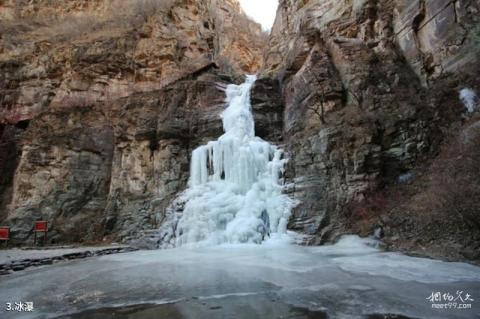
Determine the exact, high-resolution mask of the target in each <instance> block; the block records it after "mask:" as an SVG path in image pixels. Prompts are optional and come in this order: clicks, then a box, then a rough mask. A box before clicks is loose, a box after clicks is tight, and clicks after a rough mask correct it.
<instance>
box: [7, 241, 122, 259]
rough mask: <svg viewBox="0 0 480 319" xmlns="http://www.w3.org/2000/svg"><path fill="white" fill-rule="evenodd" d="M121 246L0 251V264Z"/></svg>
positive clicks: (119, 246) (120, 246)
mask: <svg viewBox="0 0 480 319" xmlns="http://www.w3.org/2000/svg"><path fill="white" fill-rule="evenodd" d="M124 247H127V246H123V245H108V246H82V247H69V248H43V249H19V248H12V249H4V250H0V264H6V263H9V262H12V261H15V260H22V259H27V258H29V259H39V258H51V257H57V256H62V255H65V254H73V253H81V252H86V251H91V252H95V251H100V250H104V249H112V248H124Z"/></svg>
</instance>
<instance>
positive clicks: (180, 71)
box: [0, 0, 480, 260]
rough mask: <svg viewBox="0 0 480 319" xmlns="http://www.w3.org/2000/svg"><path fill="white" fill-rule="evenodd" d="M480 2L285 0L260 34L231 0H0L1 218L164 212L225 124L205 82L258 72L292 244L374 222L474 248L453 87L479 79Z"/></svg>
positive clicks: (423, 243)
mask: <svg viewBox="0 0 480 319" xmlns="http://www.w3.org/2000/svg"><path fill="white" fill-rule="evenodd" d="M479 12H480V3H479V2H478V1H474V0H431V1H430V0H411V1H403V0H341V1H338V0H301V1H297V0H281V1H279V7H278V11H277V17H276V20H275V24H274V26H273V28H272V30H271V34H270V36H269V37H268V36H266V35H265V34H263V33H262V32H261V29H260V26H259V25H257V24H255V23H253V22H251V21H250V20H249V19H248V18H246V17H245V15H244V14H243V13H242V12H241V9H240V7H239V5H238V2H237V1H235V0H171V1H157V0H138V1H120V0H95V1H84V0H75V1H68V2H55V1H42V0H35V1H26V0H21V1H13V0H3V1H0V19H1V20H0V30H1V33H0V34H1V37H0V69H1V70H0V133H1V141H0V143H1V144H0V147H1V148H2V150H1V153H0V176H1V180H0V220H3V221H4V223H8V224H9V225H11V226H12V227H13V228H12V229H13V232H14V237H15V238H17V239H18V240H19V241H20V242H21V241H23V240H25V239H26V238H30V237H31V234H32V233H31V227H32V222H33V220H36V219H39V218H44V219H48V220H49V221H50V222H51V229H52V233H51V239H52V240H54V241H65V240H71V241H83V240H99V239H102V238H104V237H107V238H109V237H111V238H115V239H123V240H128V239H129V238H132V237H136V236H138V234H140V233H141V232H142V230H145V229H151V228H155V227H157V226H159V225H160V224H161V223H162V220H163V217H164V216H163V214H164V211H165V208H166V207H167V206H168V205H169V204H170V203H171V201H172V198H173V197H174V196H175V194H177V193H178V192H179V191H181V190H183V189H184V188H185V184H186V180H187V178H188V168H189V154H190V152H191V150H192V149H193V148H194V147H196V146H197V145H199V144H200V143H204V142H206V141H208V140H211V139H213V138H215V137H218V136H219V135H220V134H221V132H222V127H221V121H220V120H219V118H218V115H219V113H220V111H221V109H222V106H223V105H222V104H223V101H222V99H223V93H222V92H221V90H220V89H219V85H218V83H220V87H221V86H222V85H224V84H225V83H229V82H236V81H239V80H240V77H241V75H242V74H245V73H255V72H257V73H259V80H257V82H256V84H255V86H254V88H253V91H252V107H253V111H254V116H255V121H256V123H255V124H256V132H257V135H259V136H260V137H262V138H265V139H267V140H269V141H273V142H275V143H277V144H281V145H282V147H284V148H285V149H286V151H287V154H288V157H289V159H290V160H289V163H288V167H287V170H286V179H287V181H288V182H289V183H291V186H290V187H288V192H289V193H290V195H291V196H292V197H295V198H296V199H298V200H299V202H300V204H299V205H298V206H297V207H296V208H295V210H294V212H293V216H292V219H291V221H290V223H289V227H290V228H291V229H293V230H296V231H299V232H302V233H304V234H305V241H304V242H305V243H307V244H321V243H325V242H329V241H332V240H335V239H336V238H338V236H339V235H341V234H344V233H352V232H353V233H359V234H362V235H369V234H372V233H373V231H374V230H376V235H377V236H382V235H385V237H384V240H385V242H386V243H387V244H388V245H390V247H392V248H393V249H401V250H405V251H408V252H415V253H420V254H429V255H432V256H435V257H449V258H452V259H460V258H466V259H470V260H478V259H480V255H479V253H478V252H479V251H480V218H479V216H478V211H479V210H478V208H479V207H480V200H476V199H477V198H480V194H479V192H480V185H479V184H478V183H477V181H478V180H480V176H478V174H476V173H475V172H478V171H480V161H479V160H476V159H477V158H479V156H478V152H477V151H476V150H478V149H479V146H480V145H479V143H480V138H478V136H480V132H479V131H478V128H479V127H480V125H479V123H480V122H479V116H478V114H473V115H472V114H466V112H465V107H464V105H462V103H461V101H460V99H459V91H460V90H461V89H463V88H470V89H472V90H474V91H476V92H479V91H480V80H479V78H478V74H480V63H479V56H480V38H479V32H480V18H479V17H480V15H479ZM222 83H223V84H222ZM477 103H478V101H477ZM465 194H467V195H465Z"/></svg>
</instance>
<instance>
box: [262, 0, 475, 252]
mask: <svg viewBox="0 0 480 319" xmlns="http://www.w3.org/2000/svg"><path fill="white" fill-rule="evenodd" d="M479 10H480V4H479V3H478V1H450V0H445V1H443V0H442V1H418V0H414V1H413V0H412V1H395V0H345V1H336V0H335V1H334V0H331V1H329V0H304V1H293V0H283V1H280V5H279V8H278V11H277V18H276V21H275V24H274V26H273V29H272V33H271V35H270V40H269V45H268V49H267V50H266V53H265V66H264V68H263V70H262V75H263V77H264V78H266V79H270V80H272V81H277V83H279V88H280V89H279V92H280V94H281V95H282V99H283V101H284V104H285V106H284V107H285V109H284V117H285V120H284V136H283V137H284V142H285V144H286V145H287V149H288V153H289V156H290V158H291V160H290V163H289V169H288V170H287V174H288V177H289V179H290V181H292V182H294V185H295V186H294V187H293V188H292V189H291V192H292V196H294V197H295V198H297V199H299V200H300V202H301V204H300V205H299V206H298V207H297V208H296V209H295V211H294V214H293V215H294V216H293V218H292V220H291V222H290V227H291V228H292V229H295V230H298V231H301V232H303V233H305V234H307V235H309V236H308V237H307V238H306V242H307V243H322V242H325V241H328V240H331V239H334V238H336V237H337V236H338V235H340V234H342V233H344V232H348V231H351V230H350V229H349V227H350V226H349V225H350V224H351V222H352V220H351V219H357V218H361V217H362V216H352V211H354V210H355V208H356V206H359V205H360V206H361V205H364V204H365V199H366V198H368V196H369V194H371V193H374V192H376V191H378V190H379V189H388V188H389V187H390V188H391V187H393V185H394V184H395V183H396V182H395V181H396V180H397V179H398V177H399V176H402V174H405V173H408V172H410V171H411V170H413V169H415V168H418V167H420V166H421V165H422V164H426V163H428V160H429V159H430V158H432V157H434V155H435V154H436V152H437V151H438V148H439V145H440V143H441V141H442V138H443V136H444V134H445V132H447V131H448V130H449V129H450V128H451V127H452V126H453V127H454V126H455V125H456V126H458V125H460V114H461V113H462V112H463V106H462V105H461V103H460V102H459V101H458V90H459V89H461V88H463V87H473V88H475V89H478V88H480V86H479V85H480V82H479V80H478V74H479V65H480V63H479V56H480V55H479V53H480V42H479V38H478V30H479V27H480V19H479V15H478V13H479ZM254 96H255V95H254ZM362 203H363V204H362ZM363 217H364V216H363ZM375 226H376V225H370V229H369V231H372V230H373V228H374V227H375ZM440 227H441V226H440ZM420 236H421V234H420Z"/></svg>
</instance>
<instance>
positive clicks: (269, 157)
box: [160, 75, 294, 247]
mask: <svg viewBox="0 0 480 319" xmlns="http://www.w3.org/2000/svg"><path fill="white" fill-rule="evenodd" d="M255 80H256V77H255V76H252V75H249V76H247V78H246V81H245V82H244V83H243V84H241V85H229V86H228V87H227V88H226V95H227V97H226V103H227V108H226V109H225V110H224V111H223V113H222V121H223V128H224V131H225V133H224V134H223V135H222V136H220V138H218V140H216V141H211V142H209V143H208V144H206V145H202V146H200V147H198V148H197V149H195V150H194V151H193V153H192V159H191V167H190V180H189V184H188V188H187V190H186V191H184V192H183V193H182V194H180V196H179V197H178V198H177V199H176V200H175V201H174V203H173V204H172V205H171V207H170V208H169V209H168V210H167V216H166V219H167V220H166V221H165V222H164V224H163V226H162V227H161V229H160V230H161V238H162V241H161V244H160V246H161V247H176V246H181V245H185V244H192V243H202V244H221V243H260V242H262V241H263V240H264V239H266V238H267V237H269V236H271V235H275V236H280V235H281V234H285V232H286V227H287V221H288V218H289V216H290V211H291V209H292V207H293V206H294V201H293V200H291V199H290V198H289V197H288V196H287V195H285V194H283V193H282V190H283V180H282V175H283V167H284V164H285V159H283V156H282V150H280V149H278V148H277V147H275V146H274V145H271V144H270V143H268V142H266V141H264V140H262V139H261V138H259V137H256V136H255V129H254V120H253V115H252V111H251V105H250V90H251V88H252V86H253V84H254V82H255Z"/></svg>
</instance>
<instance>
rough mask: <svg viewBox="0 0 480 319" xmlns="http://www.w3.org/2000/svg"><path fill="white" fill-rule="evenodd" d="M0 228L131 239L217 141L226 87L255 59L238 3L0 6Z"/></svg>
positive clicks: (188, 0) (110, 1)
mask: <svg viewBox="0 0 480 319" xmlns="http://www.w3.org/2000/svg"><path fill="white" fill-rule="evenodd" d="M0 17H1V22H0V28H1V29H2V30H1V38H0V69H1V70H0V74H1V75H0V133H1V142H0V143H1V144H0V145H1V146H0V147H2V151H1V156H2V157H1V158H0V163H1V165H0V175H1V182H0V194H1V197H0V219H1V220H3V222H4V223H6V224H9V225H11V226H12V233H13V234H12V235H13V238H14V240H17V241H18V242H24V241H25V239H27V238H29V237H30V238H31V235H32V232H31V230H32V225H33V221H34V220H37V219H46V220H48V221H49V222H50V229H51V231H50V235H51V237H50V238H51V240H52V241H81V240H98V239H101V238H102V237H104V236H106V235H109V234H113V235H114V237H118V238H127V237H129V236H135V234H136V233H138V232H139V231H141V230H142V229H144V228H153V227H156V226H157V225H158V224H159V223H160V222H161V219H162V211H163V208H164V207H165V206H167V205H168V204H169V203H170V201H171V199H172V197H173V196H174V195H175V194H176V193H177V192H178V191H180V190H182V189H183V188H184V185H185V183H186V179H187V177H188V176H187V175H188V165H189V158H188V157H189V154H190V151H191V149H192V147H195V146H197V145H198V144H199V143H202V142H204V141H206V140H209V139H212V138H214V137H217V136H219V135H220V134H221V132H222V129H221V121H220V119H219V112H221V110H222V108H223V96H224V94H223V93H222V92H221V91H220V90H219V89H218V88H217V83H229V82H231V81H234V79H235V78H236V77H238V76H240V75H242V74H244V73H254V72H256V70H257V69H258V68H259V67H260V66H261V64H262V56H261V50H262V48H261V46H260V44H261V43H263V37H264V35H263V33H262V32H261V28H260V26H259V25H257V24H256V23H254V22H252V21H250V20H249V19H247V17H246V16H245V15H244V14H243V13H242V11H241V9H240V7H239V4H238V2H237V1H234V0H176V1H173V0H172V1H163V0H162V1H156V0H141V1H123V0H122V1H116V0H96V1H83V0H78V1H68V2H55V1H53V2H52V1H13V0H12V1H10V0H8V1H0Z"/></svg>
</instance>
